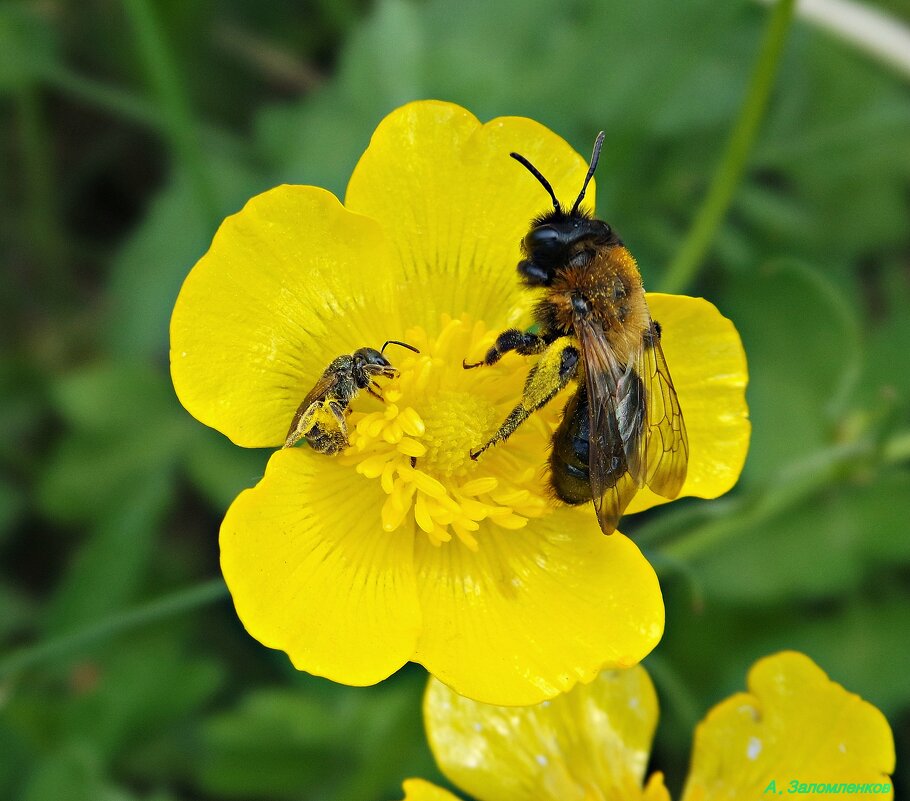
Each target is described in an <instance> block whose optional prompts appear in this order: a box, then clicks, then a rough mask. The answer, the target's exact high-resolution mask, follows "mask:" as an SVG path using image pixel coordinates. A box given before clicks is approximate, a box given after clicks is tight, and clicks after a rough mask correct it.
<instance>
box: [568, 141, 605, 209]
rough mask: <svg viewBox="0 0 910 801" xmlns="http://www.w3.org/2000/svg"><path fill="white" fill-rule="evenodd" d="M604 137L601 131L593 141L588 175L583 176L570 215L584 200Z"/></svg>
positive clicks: (598, 158)
mask: <svg viewBox="0 0 910 801" xmlns="http://www.w3.org/2000/svg"><path fill="white" fill-rule="evenodd" d="M604 135H605V134H604V132H603V131H601V132H600V133H599V134H597V139H595V140H594V152H593V153H592V154H591V164H590V166H589V167H588V174H587V175H586V176H585V182H584V184H582V187H581V192H579V193H578V199H577V200H576V201H575V205H574V206H572V214H575V212H576V211H578V206H579V204H580V203H581V201H582V200H583V199H584V196H585V190H586V189H587V188H588V182H589V181H590V180H591V178H592V176H593V175H594V170H596V169H597V162H598V161H599V160H600V149H601V148H602V147H603V146H604Z"/></svg>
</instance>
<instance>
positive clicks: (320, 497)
mask: <svg viewBox="0 0 910 801" xmlns="http://www.w3.org/2000/svg"><path fill="white" fill-rule="evenodd" d="M384 499H385V494H384V493H383V491H382V488H381V487H380V484H379V482H377V481H370V480H368V479H364V478H362V477H361V476H358V475H357V474H356V473H354V471H353V470H351V468H350V467H343V466H341V465H340V464H338V462H337V460H335V459H332V458H330V457H325V456H322V455H320V454H316V453H313V452H312V451H309V450H306V449H303V448H290V449H288V450H281V451H277V452H276V453H275V454H274V455H273V456H272V458H271V459H270V460H269V464H268V468H267V469H266V474H265V477H264V478H263V479H262V481H260V482H259V484H257V485H256V487H254V488H253V489H249V490H245V491H244V492H242V493H241V494H240V495H239V496H238V497H237V499H236V500H235V501H234V503H233V504H232V505H231V508H230V509H229V510H228V513H227V516H226V517H225V519H224V523H223V524H222V526H221V569H222V571H223V572H224V578H225V581H226V582H227V585H228V589H230V591H231V595H232V596H233V598H234V604H235V606H236V608H237V614H238V616H239V617H240V620H241V621H242V622H243V625H244V626H245V627H246V630H247V631H248V632H249V633H250V634H252V635H253V636H254V637H255V638H256V639H257V640H259V641H260V642H261V643H262V644H263V645H267V646H269V647H270V648H280V649H281V650H283V651H286V652H287V654H288V656H290V658H291V661H292V662H293V663H294V665H295V667H297V668H298V669H299V670H306V671H308V672H310V673H315V674H318V675H320V676H326V677H327V678H330V679H332V680H333V681H339V682H343V683H345V684H357V685H364V684H373V683H375V682H377V681H380V680H382V679H384V678H386V677H387V676H389V675H390V674H391V673H393V672H394V671H396V670H397V669H398V668H400V667H401V666H402V665H403V664H404V663H405V662H407V661H408V659H409V658H410V657H411V654H412V653H413V650H414V643H415V641H416V638H417V632H418V630H419V627H420V611H419V608H418V605H417V592H416V585H415V581H414V569H413V561H412V547H413V545H412V537H411V535H403V534H387V533H385V532H383V531H382V529H381V528H380V525H379V514H378V510H379V509H380V507H381V506H382V502H383V500H384Z"/></svg>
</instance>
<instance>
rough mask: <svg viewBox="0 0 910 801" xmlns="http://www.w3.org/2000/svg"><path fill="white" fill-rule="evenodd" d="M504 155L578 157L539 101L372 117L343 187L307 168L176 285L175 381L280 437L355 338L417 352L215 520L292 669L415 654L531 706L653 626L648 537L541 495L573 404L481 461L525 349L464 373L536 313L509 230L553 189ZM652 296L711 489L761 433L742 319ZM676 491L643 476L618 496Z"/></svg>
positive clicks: (238, 421)
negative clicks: (513, 111)
mask: <svg viewBox="0 0 910 801" xmlns="http://www.w3.org/2000/svg"><path fill="white" fill-rule="evenodd" d="M513 150H514V151H519V152H521V153H522V154H523V155H525V156H527V157H528V158H529V159H531V161H533V162H534V163H535V164H536V165H537V166H538V167H539V168H540V169H541V170H543V171H544V172H545V173H546V175H547V176H548V178H549V179H550V181H551V182H552V183H553V186H554V188H555V190H556V192H557V193H558V194H559V195H560V196H563V197H574V196H575V195H576V194H577V193H578V189H579V187H580V186H581V182H582V179H583V177H584V174H585V171H586V167H587V164H586V161H585V159H583V158H582V157H581V156H579V155H578V154H577V153H575V152H574V151H573V150H572V148H571V147H569V145H568V144H566V142H564V141H563V140H562V139H560V138H559V137H558V136H556V135H555V134H553V133H552V132H550V131H549V130H547V129H546V128H544V127H543V126H541V125H539V124H537V123H535V122H533V121H531V120H528V119H522V118H514V117H513V118H501V119H496V120H493V121H492V122H489V123H487V124H486V125H481V124H480V123H479V122H478V121H477V119H475V118H474V117H473V116H472V115H471V114H469V113H468V112H467V111H465V110H464V109H462V108H460V107H458V106H455V105H452V104H448V103H441V102H435V101H427V102H419V103H412V104H409V105H407V106H404V107H403V108H401V109H398V110H397V111H395V112H394V113H392V114H391V115H390V116H389V117H387V118H386V119H385V120H384V121H383V122H382V123H381V124H380V126H379V127H378V129H377V130H376V132H375V133H374V135H373V138H372V141H371V142H370V145H369V147H368V148H367V150H366V152H365V153H364V155H363V157H362V158H361V160H360V162H359V163H358V165H357V167H356V169H355V171H354V174H353V176H352V178H351V181H350V183H349V185H348V190H347V194H346V197H345V202H344V205H342V204H341V203H340V202H339V201H338V200H337V199H336V198H335V197H334V196H333V195H331V194H330V193H328V192H326V191H324V190H322V189H318V188H315V187H310V186H280V187H277V188H276V189H273V190H271V191H268V192H265V193H264V194H262V195H259V196H257V197H254V198H253V199H252V200H250V201H249V203H247V205H246V207H245V208H244V209H243V210H242V211H240V212H239V213H238V214H235V215H234V216H232V217H229V218H228V219H227V220H225V221H224V223H223V224H222V226H221V227H220V229H219V230H218V233H217V234H216V235H215V238H214V241H213V242H212V246H211V248H210V250H209V251H208V253H206V255H205V256H203V258H202V259H201V260H200V261H199V263H198V264H196V266H195V267H194V268H193V270H192V271H191V273H190V274H189V276H188V277H187V279H186V282H185V283H184V285H183V288H182V289H181V292H180V296H179V298H178V299H177V303H176V307H175V309H174V314H173V319H172V321H171V371H172V376H173V381H174V386H175V388H176V391H177V394H178V396H179V398H180V400H181V402H182V403H183V405H184V406H185V407H186V408H187V409H188V410H189V411H190V412H191V413H192V414H193V415H194V416H195V417H197V418H198V419H199V420H200V421H202V422H203V423H206V424H207V425H210V426H212V427H213V428H216V429H218V430H219V431H221V432H223V433H224V434H226V435H227V436H228V437H230V438H231V439H232V440H233V441H234V442H235V443H237V444H238V445H242V446H246V447H277V446H279V445H281V444H282V443H283V442H284V441H285V436H286V435H287V432H288V428H289V425H290V422H291V420H292V418H293V416H294V413H295V411H296V409H297V407H298V405H299V404H300V403H301V401H302V400H303V398H304V397H305V396H306V394H307V392H308V391H309V390H310V389H311V388H312V387H313V385H314V384H315V382H316V380H317V379H318V377H319V376H320V375H321V373H322V371H323V370H324V369H325V368H326V367H327V366H328V364H329V363H330V362H331V361H332V360H333V359H334V358H335V357H337V356H339V355H340V354H344V353H348V354H349V353H352V352H353V351H354V350H356V349H358V348H361V347H372V348H378V347H380V346H381V345H382V344H383V342H385V341H386V340H389V339H396V340H401V341H404V342H407V343H409V344H411V345H413V346H414V347H416V348H418V349H419V351H420V352H419V353H411V352H410V351H408V350H405V349H403V348H399V347H397V346H395V345H391V346H390V347H389V349H388V350H387V351H386V356H387V357H388V358H389V360H390V361H391V362H392V363H393V364H394V366H395V367H396V368H397V369H398V371H399V374H398V376H397V377H395V378H392V379H381V381H380V384H381V394H382V396H383V399H382V401H380V400H378V399H376V398H374V397H371V396H370V395H369V394H368V393H366V392H362V393H361V394H360V395H359V396H358V397H357V398H356V399H355V400H354V401H353V403H352V406H351V409H352V413H351V415H350V417H349V418H348V429H349V434H350V436H349V441H350V447H349V448H347V450H346V451H344V452H343V453H340V454H338V455H335V456H326V455H323V454H318V453H315V452H314V451H313V450H312V449H310V448H308V447H306V446H305V445H304V446H299V447H295V448H289V449H284V450H279V451H277V452H276V453H275V454H274V455H273V456H272V458H271V460H270V461H269V464H268V468H267V470H266V474H265V477H264V478H263V479H262V481H261V482H260V483H259V484H258V485H257V486H256V487H254V488H253V489H250V490H246V491H245V492H243V493H241V494H240V496H239V497H238V498H237V499H236V501H235V502H234V503H233V504H232V506H231V508H230V509H229V510H228V513H227V516H226V517H225V520H224V523H223V525H222V528H221V564H222V569H223V572H224V576H225V580H226V581H227V584H228V587H229V589H230V591H231V594H232V596H233V598H234V603H235V605H236V608H237V612H238V614H239V616H240V618H241V620H242V621H243V623H244V625H245V626H246V628H247V630H248V631H249V632H250V633H251V634H252V635H253V636H254V637H256V638H257V639H259V640H260V641H261V642H262V643H264V644H265V645H268V646H270V647H273V648H280V649H282V650H284V651H286V652H287V653H288V654H289V656H290V658H291V659H292V660H293V662H294V664H295V665H296V666H297V667H298V668H300V669H302V670H306V671H309V672H311V673H315V674H319V675H323V676H327V677H329V678H331V679H334V680H336V681H341V682H345V683H348V684H358V685H362V684H371V683H375V682H377V681H380V680H381V679H383V678H385V677H387V676H388V675H390V674H391V673H392V672H394V671H395V670H397V669H398V668H399V667H401V666H402V665H403V664H404V663H405V662H407V661H408V660H413V661H417V662H420V663H421V664H423V665H425V666H426V667H427V669H428V670H429V671H430V672H431V673H433V674H434V675H436V676H437V677H439V678H440V679H441V680H442V681H444V682H446V683H447V684H449V685H450V686H451V687H453V688H455V689H456V690H458V691H459V692H461V693H463V694H466V695H468V696H471V697H473V698H477V699H480V700H484V701H489V702H495V703H502V704H527V703H534V702H537V701H540V700H541V699H544V698H548V697H552V696H554V695H556V694H558V693H561V692H564V691H566V690H568V689H569V688H571V687H572V686H573V685H574V684H575V683H576V682H578V681H591V680H592V679H593V678H594V677H595V676H596V675H597V673H598V672H599V671H600V670H601V668H603V667H604V666H629V665H633V664H635V663H637V662H638V661H639V660H640V659H641V658H642V657H643V656H645V655H646V654H647V653H648V652H649V651H650V650H651V649H652V648H653V647H654V645H655V644H656V643H657V642H658V640H659V639H660V637H661V634H662V632H663V616H664V610H663V601H662V598H661V594H660V588H659V586H658V583H657V579H656V576H655V574H654V571H653V570H652V569H651V567H650V565H649V564H648V562H647V561H646V560H645V559H644V557H643V556H642V555H641V553H640V552H639V550H638V549H637V548H636V546H635V545H634V544H633V543H632V542H631V541H629V540H628V539H627V538H625V537H624V536H622V535H621V534H619V533H617V534H616V535H614V536H610V537H605V536H603V535H602V534H601V533H600V529H599V527H598V525H597V522H596V519H595V516H594V513H593V511H592V509H591V508H569V507H565V506H562V507H560V506H558V505H557V504H556V503H555V502H553V501H552V500H551V497H550V492H549V490H548V487H547V481H546V474H545V471H544V469H543V466H544V465H545V463H546V458H547V449H548V447H549V439H550V434H551V432H552V431H553V430H554V428H555V427H556V425H557V424H558V422H559V416H560V411H561V408H562V405H563V401H561V400H560V399H558V398H557V399H555V400H554V401H553V402H552V403H551V404H550V405H549V406H548V407H547V408H546V409H545V410H544V411H543V412H541V413H539V414H537V415H535V416H534V417H533V418H532V420H530V421H529V422H528V423H526V424H525V425H524V426H523V427H522V428H521V429H519V431H517V432H516V434H515V435H514V436H513V437H512V438H511V439H510V440H509V441H508V443H506V444H505V445H502V446H499V447H496V448H493V449H491V450H490V451H489V452H488V453H486V454H485V455H484V457H483V459H481V460H479V461H477V462H475V461H472V460H471V459H470V457H469V451H470V449H471V448H473V447H476V446H477V445H478V444H479V443H482V442H483V441H484V440H485V438H486V436H487V435H488V434H489V433H490V432H491V431H493V430H494V429H495V427H496V426H497V425H498V424H499V422H500V421H501V420H502V419H503V418H504V417H505V414H506V412H507V411H508V410H509V409H510V408H511V406H512V405H513V404H514V403H515V402H516V400H517V399H518V397H519V395H520V392H521V387H522V383H523V381H524V378H525V376H526V374H527V371H528V369H529V367H530V364H529V363H528V360H526V359H523V358H522V357H519V356H517V355H515V354H511V355H509V356H507V357H506V358H504V359H503V360H502V362H500V363H499V364H497V365H496V366H495V367H491V368H484V369H478V370H470V371H466V370H464V369H463V367H462V361H463V360H464V359H468V360H472V359H478V358H479V357H480V356H482V354H483V353H484V351H485V350H486V348H488V347H489V345H490V344H491V343H492V341H493V340H494V338H495V336H496V334H497V333H498V332H499V331H501V330H502V329H503V328H506V327H509V326H516V325H517V326H521V325H527V324H528V322H529V313H528V312H529V308H530V305H531V303H532V302H533V297H532V293H530V292H529V291H528V290H525V289H522V288H521V287H520V286H519V282H518V280H517V276H516V272H515V266H516V264H517V263H518V260H519V249H518V245H519V241H520V240H521V238H522V236H523V235H524V234H525V233H526V229H527V227H528V224H529V221H530V220H531V219H532V217H534V216H535V215H536V214H538V213H540V212H541V211H543V210H545V209H546V207H547V204H548V198H547V196H546V193H544V192H543V191H542V189H541V187H540V186H539V185H538V184H537V183H536V182H535V181H534V179H533V177H532V176H530V175H529V174H528V173H527V171H526V170H524V169H523V168H522V167H521V166H520V165H517V164H516V163H515V162H514V161H513V160H512V159H510V158H509V157H508V154H509V152H510V151H513ZM586 202H587V203H589V204H591V205H590V208H593V202H594V187H593V185H592V186H591V187H590V188H589V190H588V195H587V200H586ZM648 300H649V303H650V307H651V310H652V313H653V314H654V316H655V317H656V318H657V319H658V320H660V322H661V323H662V325H663V331H664V334H663V340H662V341H663V347H664V351H665V353H666V357H667V360H668V362H669V363H670V365H671V369H672V372H673V378H674V381H675V384H676V389H677V393H678V396H679V400H680V403H681V404H682V408H683V413H684V414H685V418H686V424H687V427H688V432H689V444H690V461H689V473H688V479H687V482H686V485H685V487H684V488H683V494H684V495H696V496H699V497H706V498H710V497H716V496H717V495H720V494H722V493H723V492H726V491H727V490H728V489H729V488H730V487H731V486H732V485H733V484H734V483H735V482H736V480H737V478H738V476H739V473H740V470H741V468H742V464H743V461H744V459H745V454H746V450H747V447H748V438H749V423H748V420H747V417H746V414H747V413H746V406H745V399H744V388H745V383H746V367H745V358H744V356H743V352H742V346H741V344H740V340H739V337H738V335H737V333H736V331H735V329H734V328H733V325H732V324H731V323H730V322H729V321H728V320H726V319H725V318H723V317H722V316H721V315H720V314H719V313H718V312H717V310H716V309H715V308H714V307H713V306H711V305H710V304H709V303H707V302H706V301H703V300H700V299H695V298H686V297H672V296H665V295H650V296H649V298H648ZM663 500H664V499H660V498H657V497H656V496H651V495H650V494H649V493H647V492H642V493H640V494H639V496H638V497H637V498H636V499H635V500H634V501H633V503H632V506H631V507H630V510H629V511H639V510H641V509H643V508H647V507H648V506H651V505H653V504H655V503H660V502H663Z"/></svg>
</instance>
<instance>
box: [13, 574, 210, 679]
mask: <svg viewBox="0 0 910 801" xmlns="http://www.w3.org/2000/svg"><path fill="white" fill-rule="evenodd" d="M226 597H227V587H225V586H224V582H223V581H222V580H221V579H212V580H211V581H207V582H205V583H203V584H198V585H196V586H195V587H190V588H189V589H185V590H180V591H178V592H175V593H172V594H171V595H166V596H164V597H163V598H159V599H158V600H156V601H152V602H150V603H147V604H144V605H143V606H138V607H136V608H134V609H132V610H130V611H127V612H123V613H121V614H116V615H112V616H111V617H108V618H105V619H104V620H101V621H99V622H97V623H93V624H92V625H90V626H86V627H85V628H82V629H79V630H78V631H74V632H72V633H71V634H65V635H63V636H61V637H55V638H54V639H52V640H46V641H45V642H40V643H38V644H36V645H33V646H29V647H26V648H21V649H20V650H18V651H15V652H14V653H12V654H10V655H9V656H7V657H4V658H3V659H0V680H2V679H4V678H6V677H7V676H11V675H13V674H15V673H19V672H21V671H22V670H25V669H27V668H30V667H32V666H34V665H37V664H40V663H41V662H48V661H53V660H55V659H61V658H65V657H67V656H69V655H70V654H72V653H74V652H77V651H80V650H82V649H84V648H88V647H90V646H92V645H95V644H96V643H99V642H103V641H104V640H107V639H110V638H111V637H115V636H117V635H118V634H122V633H123V632H126V631H130V630H131V629H137V628H141V627H142V626H147V625H150V624H152V623H158V622H160V621H162V620H165V619H167V618H169V617H173V616H175V615H179V614H183V613H184V612H188V611H190V610H192V609H198V608H199V607H201V606H206V605H207V604H210V603H214V602H215V601H220V600H221V599H223V598H226Z"/></svg>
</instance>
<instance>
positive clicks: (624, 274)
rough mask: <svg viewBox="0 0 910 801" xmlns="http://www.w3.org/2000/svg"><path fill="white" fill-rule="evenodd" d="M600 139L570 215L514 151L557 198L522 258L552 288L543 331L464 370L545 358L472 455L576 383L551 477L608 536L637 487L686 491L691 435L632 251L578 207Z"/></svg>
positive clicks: (532, 277) (510, 337) (540, 283)
mask: <svg viewBox="0 0 910 801" xmlns="http://www.w3.org/2000/svg"><path fill="white" fill-rule="evenodd" d="M603 140H604V134H603V132H601V133H600V135H599V136H598V137H597V141H596V142H595V144H594V152H593V155H592V156H591V163H590V165H589V167H588V173H587V175H586V176H585V180H584V184H583V185H582V188H581V192H580V193H579V195H578V197H577V198H576V200H575V203H574V205H573V206H572V208H571V210H569V211H566V210H564V209H563V207H562V206H561V205H560V204H559V201H558V200H557V198H556V195H555V193H554V192H553V188H552V187H551V186H550V183H549V182H548V181H547V179H546V178H544V177H543V175H541V173H540V172H539V171H538V170H537V168H536V167H534V165H533V164H531V163H530V162H529V161H528V160H527V159H526V158H525V157H524V156H521V155H519V154H518V153H512V154H511V156H512V158H514V159H515V160H516V161H518V162H519V163H520V164H522V165H523V166H524V167H525V168H526V169H527V170H528V171H529V172H530V173H531V174H532V175H533V176H534V177H535V178H536V179H537V180H538V181H539V182H540V183H541V185H542V186H543V187H544V189H546V190H547V192H548V193H549V195H550V198H551V199H552V201H553V210H552V211H548V212H546V213H545V214H542V215H541V216H539V217H537V218H536V219H535V220H534V221H533V222H532V223H531V230H530V231H529V232H528V234H527V235H526V236H525V238H524V240H523V241H522V243H521V250H522V255H523V256H524V258H523V259H522V260H521V261H520V262H519V263H518V273H519V275H520V276H521V280H522V282H523V283H524V284H525V286H528V287H532V288H536V287H540V288H542V289H544V290H545V292H544V294H543V297H542V298H541V299H540V300H539V302H538V303H537V304H536V306H535V307H534V313H533V316H534V321H535V324H536V325H535V327H534V329H536V330H532V331H520V330H518V329H514V328H513V329H509V330H508V331H503V332H502V333H501V334H500V335H499V336H498V337H497V339H496V344H495V345H493V347H492V348H490V350H489V351H488V352H487V354H486V356H485V357H484V360H483V361H482V362H478V363H476V364H467V363H465V364H464V366H465V368H466V369H469V368H473V367H479V366H480V365H481V364H486V365H492V364H495V363H496V362H498V361H499V359H501V358H502V356H503V354H504V353H507V352H508V351H512V350H514V351H517V352H518V353H520V354H522V355H532V354H538V353H539V354H541V357H540V360H539V361H538V363H537V364H536V365H535V366H534V367H533V368H532V370H531V372H530V373H529V374H528V377H527V380H526V382H525V387H524V393H523V395H522V398H521V401H520V402H519V403H518V405H517V406H516V407H515V408H514V409H513V410H512V411H511V412H510V413H509V415H508V417H507V418H506V419H505V421H504V422H503V423H502V425H501V426H500V427H499V429H498V430H497V431H496V433H495V434H493V436H492V437H491V438H490V440H489V441H488V442H487V443H485V444H484V445H482V446H481V447H479V448H478V449H477V450H475V451H472V452H471V458H472V459H477V458H478V457H479V456H480V454H481V453H483V452H484V451H485V450H486V449H487V448H489V447H490V446H491V445H494V444H496V443H497V442H502V441H504V440H506V439H508V437H509V436H510V435H511V434H512V432H514V431H515V429H516V428H518V426H519V425H521V424H522V423H523V422H524V421H525V420H527V418H528V417H529V416H530V415H531V414H532V413H533V412H534V411H535V410H537V409H539V408H540V407H541V406H543V405H544V404H546V403H547V402H548V401H549V400H551V399H552V398H553V397H554V396H555V395H556V394H557V393H558V392H559V391H560V390H561V389H563V388H564V387H565V386H566V385H567V384H568V383H569V382H570V381H571V380H573V379H578V381H579V387H578V390H577V391H576V393H575V394H574V396H573V397H572V399H571V400H570V401H569V402H568V403H567V404H566V408H565V410H564V412H563V418H562V422H561V423H560V425H559V428H558V429H557V430H556V432H555V433H554V435H553V448H552V452H551V454H550V474H551V482H552V486H553V490H554V492H555V494H556V496H557V497H558V498H559V499H560V500H562V501H564V502H565V503H570V504H580V503H585V502H587V501H589V500H593V502H594V508H595V510H596V511H597V520H598V522H599V523H600V527H601V529H603V531H604V533H605V534H610V533H612V532H613V531H614V530H615V529H616V525H617V523H618V522H619V518H620V517H621V516H622V513H623V512H624V511H625V508H626V507H627V506H628V505H629V502H630V501H631V500H632V498H633V496H634V495H635V493H636V492H638V490H639V489H640V488H641V487H642V486H648V487H650V488H651V489H652V490H653V491H654V492H656V493H657V494H658V495H662V496H664V497H666V498H675V497H676V496H677V495H678V494H679V492H680V490H681V489H682V485H683V482H684V481H685V478H686V465H687V462H688V458H689V442H688V438H687V436H686V427H685V424H684V423H683V417H682V412H681V411H680V408H679V401H678V400H677V398H676V391H675V389H674V388H673V381H672V379H671V378H670V371H669V370H668V369H667V362H666V360H665V359H664V354H663V350H662V349H661V345H660V337H661V327H660V325H659V324H658V323H657V322H655V321H654V320H652V319H651V315H650V313H649V312H648V304H647V302H646V300H645V292H644V288H643V287H642V282H641V274H640V273H639V271H638V267H637V265H636V263H635V259H634V258H633V257H632V254H631V253H629V251H628V250H627V249H626V247H625V246H624V245H623V243H622V240H621V239H620V238H619V237H618V236H617V235H616V232H615V231H613V229H612V228H611V227H610V226H609V225H607V223H605V222H603V221H602V220H596V219H594V218H593V217H592V216H591V214H589V213H588V212H587V211H585V210H583V209H581V208H579V206H580V204H581V201H582V199H583V198H584V196H585V190H586V189H587V187H588V183H589V182H590V180H591V177H592V176H593V175H594V170H595V169H596V168H597V161H598V159H599V157H600V149H601V147H602V146H603Z"/></svg>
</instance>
